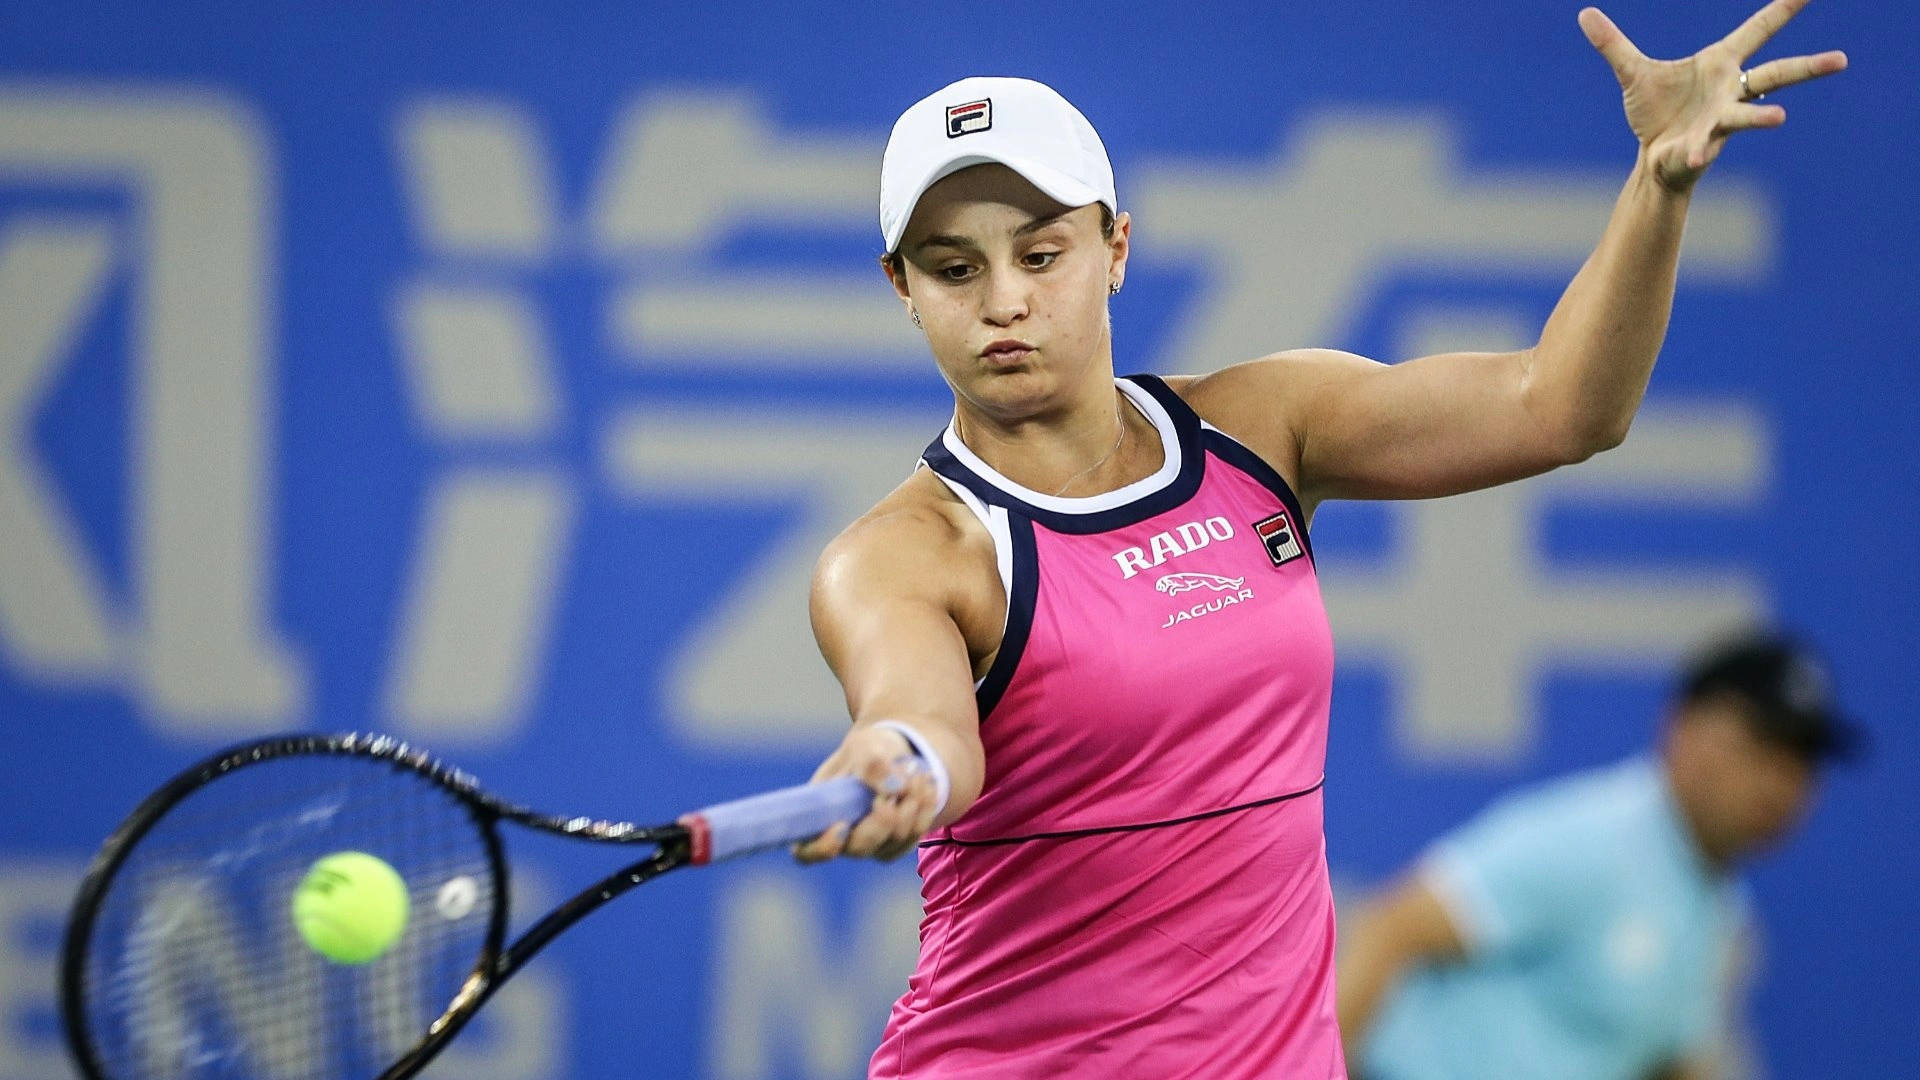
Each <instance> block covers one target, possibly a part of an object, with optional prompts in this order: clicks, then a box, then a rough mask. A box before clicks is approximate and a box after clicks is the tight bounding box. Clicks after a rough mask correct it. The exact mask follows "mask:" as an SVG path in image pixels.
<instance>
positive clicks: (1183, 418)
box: [921, 375, 1206, 536]
mask: <svg viewBox="0 0 1920 1080" xmlns="http://www.w3.org/2000/svg"><path fill="white" fill-rule="evenodd" d="M1125 378H1126V379H1127V381H1128V382H1131V383H1133V384H1134V385H1136V386H1138V387H1140V388H1141V389H1143V390H1145V391H1146V392H1147V393H1148V394H1151V395H1152V396H1153V399H1154V400H1155V401H1158V402H1159V403H1160V407H1161V408H1163V409H1165V410H1166V411H1167V416H1168V417H1169V418H1171V419H1172V421H1173V431H1174V438H1175V440H1176V441H1177V442H1178V444H1179V446H1180V475H1178V476H1176V477H1174V478H1173V480H1172V482H1170V483H1168V484H1167V486H1166V487H1163V488H1161V489H1160V490H1158V491H1156V492H1153V493H1152V494H1150V495H1143V496H1141V497H1140V498H1138V499H1135V500H1134V501H1132V502H1130V503H1127V504H1126V505H1124V506H1116V507H1114V508H1113V509H1111V510H1099V511H1095V512H1092V513H1086V514H1062V513H1058V512H1055V511H1052V510H1043V509H1041V508H1040V507H1038V506H1034V505H1032V504H1031V503H1028V502H1026V501H1025V500H1023V499H1021V498H1019V497H1017V496H1015V495H1011V494H1009V493H1007V492H1005V491H1002V490H1001V489H1000V488H998V487H996V486H994V485H993V484H992V483H990V482H989V481H987V480H986V479H984V478H983V477H979V476H976V475H974V473H973V470H971V469H969V468H967V467H966V466H965V465H963V464H961V462H960V460H959V459H958V458H956V457H954V456H953V453H952V452H951V451H949V450H948V449H947V447H946V443H945V442H944V441H943V438H944V433H943V437H942V438H936V439H934V440H933V443H932V444H931V445H929V446H928V447H927V449H926V452H925V453H923V454H922V455H921V458H922V459H923V460H925V461H926V463H927V467H928V468H931V469H932V470H933V471H934V472H937V473H939V474H940V475H941V476H944V477H946V478H947V479H949V480H952V481H954V482H955V483H957V484H960V485H962V486H963V487H965V488H966V489H967V490H968V491H971V492H973V493H974V494H975V495H978V496H979V497H980V498H981V499H982V500H983V501H985V502H987V503H990V504H992V505H994V506H1004V507H1006V508H1007V509H1008V510H1010V511H1013V512H1014V513H1016V514H1021V515H1024V516H1026V517H1027V518H1029V519H1031V520H1032V521H1033V522H1034V523H1035V524H1037V525H1042V526H1044V527H1046V528H1047V529H1049V530H1051V531H1053V532H1057V533H1066V534H1069V535H1073V536H1085V535H1087V534H1090V533H1103V532H1111V531H1113V530H1114V529H1124V528H1126V527H1127V526H1129V525H1135V524H1138V523H1140V522H1142V521H1145V520H1147V519H1148V518H1150V517H1156V516H1158V515H1160V514H1164V513H1166V512H1167V511H1169V510H1173V509H1175V508H1177V507H1179V506H1181V505H1182V504H1184V503H1185V502H1186V501H1187V500H1188V499H1191V498H1193V496H1194V494H1195V493H1196V492H1198V491H1199V490H1200V481H1201V479H1202V478H1203V477H1204V476H1205V474H1206V454H1205V452H1204V451H1203V449H1202V446H1201V439H1200V436H1201V428H1200V417H1199V416H1197V415H1196V414H1195V413H1194V411H1193V409H1192V408H1191V407H1189V406H1188V405H1187V403H1186V402H1184V401H1182V400H1181V399H1180V395H1178V394H1176V393H1174V392H1173V388H1172V387H1169V386H1168V385H1167V384H1166V383H1164V382H1161V381H1160V379H1159V378H1157V377H1156V376H1153V375H1128V376H1125Z"/></svg>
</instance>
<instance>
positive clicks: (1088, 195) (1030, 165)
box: [880, 76, 1120, 252]
mask: <svg viewBox="0 0 1920 1080" xmlns="http://www.w3.org/2000/svg"><path fill="white" fill-rule="evenodd" d="M988 162H998V163H1000V164H1002V165H1005V166H1006V167H1008V168H1010V169H1012V170H1013V171H1014V172H1017V173H1019V174H1020V175H1021V176H1024V177H1026V179H1027V181H1028V182H1029V183H1031V184H1032V185H1033V186H1034V187H1037V188H1039V189H1040V190H1041V191H1042V192H1044V193H1046V195H1047V197H1048V198H1050V199H1052V200H1054V201H1055V202H1058V203H1060V204H1061V205H1063V206H1074V207H1078V206H1086V205H1088V204H1089V203H1096V202H1098V203H1105V204H1106V205H1107V209H1108V210H1111V211H1113V212H1114V213H1119V211H1120V206H1119V203H1118V202H1117V201H1116V200H1115V198H1114V194H1113V163H1112V162H1110V161H1108V160H1107V148H1106V146H1105V144H1103V143H1102V142H1101V141H1100V135H1099V133H1098V132H1096V131H1094V130H1093V125H1092V124H1090V123H1088V122H1087V118H1086V117H1084V116H1082V115H1080V110H1079V109H1076V108H1074V107H1073V105H1072V104H1071V103H1069V102H1068V101H1067V99H1066V98H1063V97H1061V96H1060V94H1059V92H1058V91H1056V90H1054V89H1053V87H1051V86H1048V85H1046V84H1045V83H1038V82H1034V81H1033V80H1032V79H1011V78H998V77H986V76H975V77H973V78H970V79H961V80H960V81H959V82H957V83H951V84H949V85H947V86H944V87H942V88H940V89H939V90H936V91H934V92H933V93H931V94H929V95H927V96H926V97H923V98H921V99H920V100H919V101H916V102H914V104H913V106H912V107H911V108H909V109H908V110H907V111H906V112H904V113H901V114H900V119H899V120H896V121H894V125H893V134H892V135H891V136H889V137H888V139H887V152H886V156H885V157H883V158H882V159H881V161H880V235H881V236H882V237H884V238H885V239H886V243H887V250H888V251H889V252H891V251H893V250H894V249H896V248H898V247H899V246H900V236H901V234H902V233H905V232H906V231H907V219H908V218H910V217H912V216H913V208H914V207H915V206H917V205H918V204H919V202H920V196H922V195H924V194H926V193H927V189H928V188H930V187H932V186H933V185H935V184H937V183H939V182H940V181H941V180H942V179H944V178H946V177H947V176H950V175H952V174H954V173H956V172H959V171H960V170H961V169H964V168H967V167H968V166H970V165H984V164H987V163H988Z"/></svg>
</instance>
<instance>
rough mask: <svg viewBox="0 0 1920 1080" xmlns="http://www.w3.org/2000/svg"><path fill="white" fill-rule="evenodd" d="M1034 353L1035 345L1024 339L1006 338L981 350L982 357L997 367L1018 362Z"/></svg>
mask: <svg viewBox="0 0 1920 1080" xmlns="http://www.w3.org/2000/svg"><path fill="white" fill-rule="evenodd" d="M1032 354H1033V346H1031V345H1029V344H1027V343H1026V342H1024V341H1017V340H1015V339H1013V338H1004V339H1002V340H1000V341H996V342H994V343H993V344H991V345H988V346H987V347H986V348H984V349H982V350H980V359H982V360H985V361H986V362H987V363H989V364H992V365H993V366H995V367H1004V366H1008V365H1012V364H1018V363H1020V362H1021V361H1022V360H1025V359H1026V358H1027V357H1028V356H1031V355H1032Z"/></svg>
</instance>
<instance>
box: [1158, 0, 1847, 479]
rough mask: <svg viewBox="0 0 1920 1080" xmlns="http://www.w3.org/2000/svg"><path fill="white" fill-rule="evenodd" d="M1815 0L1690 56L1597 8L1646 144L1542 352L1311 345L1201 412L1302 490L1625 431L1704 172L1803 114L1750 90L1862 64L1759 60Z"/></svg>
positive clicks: (1201, 403) (1229, 385) (1498, 462)
mask: <svg viewBox="0 0 1920 1080" xmlns="http://www.w3.org/2000/svg"><path fill="white" fill-rule="evenodd" d="M1806 2H1807V0H1773V2H1772V3H1769V4H1767V5H1766V6H1765V7H1763V8H1762V9H1760V10H1759V11H1758V12H1756V13H1755V14H1754V15H1753V16H1752V17H1751V18H1749V19H1748V20H1747V21H1746V22H1745V23H1743V24H1742V25H1741V26H1740V27H1739V28H1738V29H1736V30H1735V31H1734V32H1733V33H1731V34H1729V35H1727V36H1726V37H1725V38H1723V39H1721V40H1720V41H1717V42H1715V43H1714V44H1712V45H1709V46H1707V47H1706V48H1704V49H1702V50H1700V51H1699V52H1697V53H1695V54H1693V55H1692V56H1690V57H1686V58H1684V59H1681V60H1672V61H1662V60H1654V59H1651V58H1649V57H1647V56H1646V55H1644V54H1642V53H1641V52H1640V50H1639V49H1637V48H1636V47H1635V46H1634V44H1633V42H1632V41H1630V40H1628V38H1627V36H1626V35H1625V34H1624V33H1622V32H1621V30H1620V28H1619V27H1617V26H1615V25H1614V24H1613V22H1612V21H1611V20H1610V19H1608V18H1607V17H1606V16H1605V15H1604V14H1602V13H1601V12H1600V11H1598V10H1597V9H1594V8H1587V9H1585V10H1583V11H1582V12H1581V13H1580V17H1579V22H1580V27H1581V29H1582V31H1583V32H1585V34H1586V36H1587V40H1588V41H1589V42H1590V43H1591V44H1592V45H1593V47H1594V48H1595V49H1597V50H1598V51H1599V52H1600V54H1601V56H1602V57H1603V58H1605V60H1606V61H1607V64H1608V65H1609V66H1610V67H1611V68H1612V69H1613V74H1614V77H1615V78H1616V79H1617V80H1618V81H1619V84H1620V88H1621V96H1622V104H1623V106H1624V108H1625V111H1626V119H1627V125H1628V127H1629V128H1630V129H1631V130H1632V131H1633V134H1634V136H1635V138H1636V139H1638V141H1639V144H1640V149H1639V153H1638V155H1637V156H1636V158H1635V161H1634V166H1633V171H1632V173H1631V174H1630V175H1629V176H1628V178H1627V183H1626V186H1625V187H1624V188H1623V189H1622V190H1621V192H1620V197H1619V199H1618V200H1616V201H1615V203H1614V207H1613V214H1612V216H1611V217H1610V218H1609V219H1608V222H1607V227H1606V230H1605V231H1604V232H1603V233H1602V234H1601V237H1600V242H1599V244H1598V246H1596V247H1595V248H1594V251H1593V254H1592V255H1591V256H1589V257H1588V259H1587V261H1586V263H1585V265H1583V266H1582V267H1581V268H1580V271H1579V273H1578V274H1576V275H1575V276H1574V278H1573V281H1572V283H1571V284H1569V285H1568V286H1567V289H1566V292H1565V293H1564V294H1563V295H1562V296H1561V298H1560V302H1559V303H1558V304H1557V305H1555V307H1554V309H1553V313H1552V315H1550V316H1549V317H1548V319H1547V323H1546V326H1545V328H1544V329H1543V330H1542V331H1541V333H1540V339H1539V341H1538V342H1537V343H1536V344H1535V345H1534V346H1533V347H1532V348H1530V349H1524V350H1521V351H1519V352H1508V353H1450V354H1445V355H1439V356H1428V357H1422V358H1420V359H1417V360H1409V361H1407V362H1405V363H1402V364H1396V365H1393V366H1391V367H1389V366H1386V365H1381V364H1375V363H1371V362H1369V361H1366V360H1363V359H1361V358H1359V357H1356V356H1352V355H1349V354H1345V353H1336V352H1330V351H1323V350H1302V351H1298V352H1290V353H1281V354H1278V355H1276V356H1272V357H1268V358H1266V359H1264V360H1257V361H1253V362H1251V363H1247V364H1242V365H1238V366H1236V367H1232V368H1227V369H1225V370H1223V371H1220V372H1217V373H1215V374H1213V375H1210V376H1207V377H1206V378H1203V379H1200V380H1197V381H1196V382H1194V383H1193V384H1192V385H1191V386H1189V387H1188V388H1187V389H1186V391H1185V392H1186V393H1187V394H1188V400H1189V401H1191V402H1192V403H1193V405H1194V408H1195V410H1196V411H1198V412H1199V413H1200V414H1201V415H1202V416H1205V417H1207V418H1208V419H1209V420H1212V421H1213V422H1214V423H1215V424H1216V425H1217V426H1219V427H1221V428H1223V429H1225V430H1226V431H1227V432H1228V433H1229V434H1233V435H1236V436H1237V437H1239V438H1240V439H1241V440H1242V441H1243V442H1247V443H1249V444H1250V445H1251V446H1252V448H1253V449H1254V450H1255V451H1256V452H1258V453H1260V454H1262V456H1265V457H1266V458H1267V459H1268V460H1269V461H1270V462H1271V463H1273V464H1274V465H1275V467H1276V468H1279V469H1281V470H1282V472H1285V471H1286V470H1287V468H1289V467H1291V468H1292V469H1294V470H1295V471H1294V472H1293V473H1292V474H1290V475H1292V477H1293V478H1294V482H1295V487H1296V490H1298V491H1299V493H1300V495H1301V498H1302V499H1303V501H1306V502H1308V503H1309V504H1311V503H1317V502H1318V501H1320V500H1322V499H1327V498H1419V497H1425V496H1433V495H1449V494H1453V493H1456V492H1461V491H1469V490H1473V489H1475V488H1482V487H1488V486H1491V485H1493V484H1498V483H1503V482H1505V481H1508V480H1516V479H1519V478H1521V477H1523V476H1530V475H1532V474H1534V473H1539V472H1544V471H1546V470H1547V469H1550V468H1553V467H1555V466H1557V465H1562V464H1567V463H1570V462H1575V461H1580V460H1583V459H1585V458H1587V457H1590V456H1591V455H1593V454H1595V453H1598V452H1600V451H1602V450H1605V449H1608V448H1610V447H1612V446H1616V445H1618V444H1619V443H1620V441H1621V440H1622V439H1624V438H1625V437H1626V433H1627V427H1628V425H1629V424H1630V423H1631V422H1632V420H1633V415H1634V413H1635V412H1636V411H1637V410H1638V409H1639V406H1640V399H1641V397H1642V395H1643V394H1644V393H1645V392H1646V387H1647V379H1648V377H1649V376H1650V374H1651V373H1652V371H1653V362H1654V358H1655V357H1656V356H1657V355H1658V353H1659V350H1660V343H1661V341H1662V339H1663V338H1664V337H1665V336H1666V329H1667V319H1668V316H1669V314H1670V313H1671V311H1672V307H1673V289H1674V277H1675V271H1676V269H1677V267H1678V261H1679V252H1680V234H1681V230H1682V228H1683V226H1684V225H1685V222H1686V213H1687V205H1688V202H1689V200H1690V199H1691V197H1692V193H1693V187H1694V184H1695V183H1697V182H1698V181H1699V179H1700V177H1701V176H1702V175H1703V174H1704V173H1705V172H1706V169H1707V167H1708V166H1709V165H1710V164H1712V162H1713V161H1714V159H1715V158H1716V157H1718V156H1719V153H1720V151H1721V149H1722V147H1723V146H1724V145H1725V143H1726V140H1727V138H1728V137H1729V136H1731V135H1732V134H1734V133H1736V132H1740V131H1746V130H1752V129H1757V128H1770V127H1777V126H1779V125H1780V124H1782V123H1785V122H1786V112H1785V110H1783V109H1781V108H1780V107H1779V106H1777V105H1772V104H1768V105H1756V104H1753V103H1752V99H1751V97H1749V95H1753V94H1762V93H1771V92H1773V91H1776V90H1780V89H1782V88H1785V87H1788V86H1793V85H1795V84H1797V83H1802V82H1806V81H1808V80H1810V79H1815V78H1819V77H1821V76H1823V75H1830V74H1833V73H1834V72H1837V71H1840V70H1842V69H1844V68H1845V67H1846V64H1847V58H1846V56H1845V54H1843V53H1840V52H1837V51H1834V52H1824V53H1819V54H1814V55H1805V56H1793V57H1787V58H1784V59H1780V60H1773V61H1770V62H1768V63H1764V64H1760V65H1758V66H1756V67H1754V68H1751V69H1748V70H1746V74H1745V77H1744V78H1743V77H1742V69H1743V65H1745V63H1746V62H1747V60H1748V58H1749V57H1751V56H1752V55H1753V53H1754V52H1755V51H1756V50H1757V49H1759V48H1760V46H1761V45H1762V44H1764V43H1765V42H1766V40H1767V39H1768V38H1769V37H1771V36H1772V35H1773V34H1774V33H1775V32H1776V31H1778V30H1779V29H1780V28H1781V27H1782V26H1784V25H1785V24H1786V22H1787V20H1789V19H1791V18H1792V17H1793V16H1794V15H1795V14H1796V13H1798V12H1799V10H1800V9H1801V8H1802V7H1804V6H1805V5H1806Z"/></svg>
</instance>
